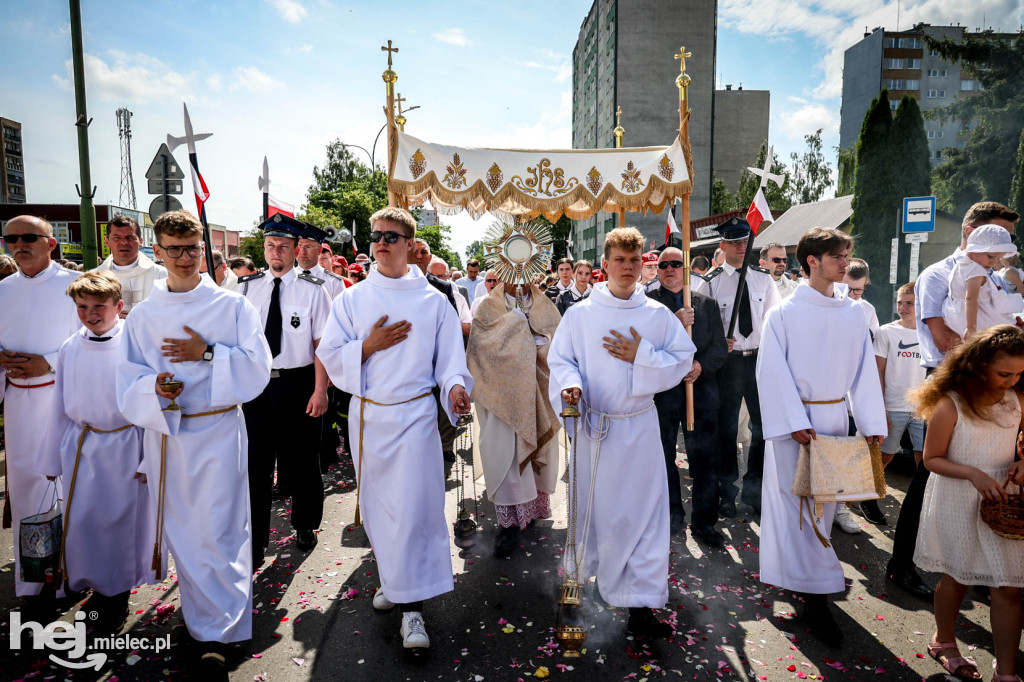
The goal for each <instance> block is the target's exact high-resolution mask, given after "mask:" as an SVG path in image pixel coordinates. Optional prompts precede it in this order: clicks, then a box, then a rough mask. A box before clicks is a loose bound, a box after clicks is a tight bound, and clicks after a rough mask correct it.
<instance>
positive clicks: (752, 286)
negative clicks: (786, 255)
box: [693, 263, 782, 351]
mask: <svg viewBox="0 0 1024 682" xmlns="http://www.w3.org/2000/svg"><path fill="white" fill-rule="evenodd" d="M739 279H740V275H739V270H738V269H736V268H734V267H733V266H731V265H729V264H728V263H722V265H720V266H719V267H717V268H715V269H714V270H712V271H711V272H709V273H708V274H707V275H706V276H705V277H703V278H700V277H698V278H697V281H696V282H695V283H694V287H693V290H694V291H696V292H698V293H701V294H704V295H706V296H710V297H711V298H713V299H715V301H716V302H717V303H718V310H719V312H720V313H721V314H722V329H724V330H725V332H726V333H728V332H729V320H730V319H731V318H732V305H733V301H735V299H736V286H737V284H738V283H739ZM747 293H748V295H749V296H750V317H751V320H752V321H753V323H754V329H753V331H752V332H750V336H743V335H742V334H740V329H739V327H740V322H739V317H738V316H737V318H736V327H735V328H734V330H733V337H734V338H735V339H736V344H735V345H734V346H733V350H734V351H737V350H754V349H756V348H757V347H759V346H760V345H761V327H762V326H763V325H764V318H765V316H767V315H768V311H769V310H770V309H771V307H772V306H774V305H775V304H776V303H778V302H779V301H781V300H782V297H781V296H779V288H778V286H777V285H776V284H775V280H774V279H772V276H771V275H769V274H768V273H767V272H765V271H764V270H762V269H754V268H753V267H748V268H747Z"/></svg>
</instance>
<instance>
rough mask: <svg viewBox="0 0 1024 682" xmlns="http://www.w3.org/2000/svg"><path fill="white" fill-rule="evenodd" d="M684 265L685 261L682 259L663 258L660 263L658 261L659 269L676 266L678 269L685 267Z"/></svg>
mask: <svg viewBox="0 0 1024 682" xmlns="http://www.w3.org/2000/svg"><path fill="white" fill-rule="evenodd" d="M683 265H684V263H683V261H681V260H663V261H661V262H660V263H658V269H659V270H668V269H669V268H676V269H678V268H681V267H683Z"/></svg>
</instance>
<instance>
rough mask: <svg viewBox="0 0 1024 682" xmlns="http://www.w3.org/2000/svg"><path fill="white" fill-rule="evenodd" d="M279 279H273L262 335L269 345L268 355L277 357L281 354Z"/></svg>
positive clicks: (281, 321) (281, 324)
mask: <svg viewBox="0 0 1024 682" xmlns="http://www.w3.org/2000/svg"><path fill="white" fill-rule="evenodd" d="M283 325H284V321H283V320H282V319H281V278H280V277H275V278H274V293H272V294H270V309H269V310H267V326H266V328H265V329H264V330H263V333H264V334H265V335H266V337H267V343H268V344H269V345H270V355H271V356H272V357H275V358H276V357H277V356H278V355H279V354H280V353H281V327H282V326H283Z"/></svg>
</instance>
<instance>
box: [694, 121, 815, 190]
mask: <svg viewBox="0 0 1024 682" xmlns="http://www.w3.org/2000/svg"><path fill="white" fill-rule="evenodd" d="M804 141H805V142H806V143H807V151H805V152H804V153H803V156H800V155H798V154H797V153H796V152H793V153H792V154H790V155H789V158H790V160H791V161H792V162H793V173H792V175H791V176H790V177H791V181H790V183H789V185H790V197H791V198H792V201H793V203H794V204H809V203H812V202H815V201H817V200H818V199H821V196H822V195H823V194H824V193H825V191H826V190H827V189H828V188H829V187H831V186H832V185H833V184H835V183H834V182H833V180H832V166H831V165H830V164H829V162H828V161H826V160H825V155H824V154H823V153H822V151H821V150H822V146H821V128H818V131H817V132H816V133H814V134H813V135H804ZM713 191H714V190H712V192H713ZM766 198H767V197H766Z"/></svg>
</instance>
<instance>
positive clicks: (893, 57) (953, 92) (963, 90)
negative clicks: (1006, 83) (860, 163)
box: [839, 24, 1014, 166]
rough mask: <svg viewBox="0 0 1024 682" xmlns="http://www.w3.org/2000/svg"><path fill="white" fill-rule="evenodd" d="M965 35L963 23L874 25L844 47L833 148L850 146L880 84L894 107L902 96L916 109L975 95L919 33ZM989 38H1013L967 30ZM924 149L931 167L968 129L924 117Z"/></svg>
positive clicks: (973, 84) (966, 77)
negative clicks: (839, 109)
mask: <svg viewBox="0 0 1024 682" xmlns="http://www.w3.org/2000/svg"><path fill="white" fill-rule="evenodd" d="M966 34H967V29H966V28H965V27H963V26H932V25H930V24H917V25H916V26H914V27H913V28H911V29H909V30H907V31H886V30H885V29H884V28H876V29H874V30H873V31H871V32H868V33H865V34H864V38H863V39H862V40H861V41H860V42H858V43H857V44H855V45H853V46H852V47H850V48H849V49H847V50H846V52H845V54H844V57H843V104H842V112H841V116H840V124H839V146H840V147H842V148H843V149H847V148H851V147H855V146H856V145H857V138H858V136H859V135H860V128H861V124H862V123H863V122H864V114H865V113H867V110H868V107H869V106H870V105H871V100H872V99H874V98H875V97H878V94H879V93H880V92H881V91H882V89H883V88H887V89H888V90H889V106H891V107H892V110H893V111H895V110H896V108H897V107H898V106H899V103H900V100H901V99H902V98H903V96H904V95H911V96H913V97H915V98H917V102H918V105H920V107H921V110H922V111H927V110H929V109H936V108H938V107H944V106H946V105H948V104H950V103H951V102H953V101H954V100H955V99H957V98H959V97H972V96H976V95H977V94H978V92H979V91H980V90H981V83H980V82H979V81H977V80H976V79H975V78H974V77H973V76H972V75H971V74H969V73H968V72H967V71H964V70H963V69H961V68H960V66H959V65H957V64H954V63H952V62H949V61H946V60H944V59H943V58H942V57H940V56H939V53H938V52H937V51H935V50H930V49H929V48H928V47H927V46H926V45H925V42H924V36H926V35H927V36H929V37H932V38H934V39H936V40H943V39H945V38H950V39H952V40H960V39H962V38H963V37H964V36H965V35H966ZM971 35H972V36H983V37H988V38H992V39H1012V38H1013V37H1014V36H1013V35H1009V34H1003V33H995V32H993V31H982V32H977V33H972V34H971ZM924 126H925V131H926V133H927V135H928V151H929V156H930V158H931V162H932V165H933V166H934V165H936V164H938V163H940V162H941V161H942V157H943V154H944V152H945V150H946V149H947V148H949V147H962V146H963V145H964V144H965V142H966V140H967V132H968V131H969V127H968V128H964V127H962V126H961V124H960V122H958V121H949V122H947V123H946V124H945V125H943V124H941V123H940V122H939V121H934V120H929V119H925V122H924Z"/></svg>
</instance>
